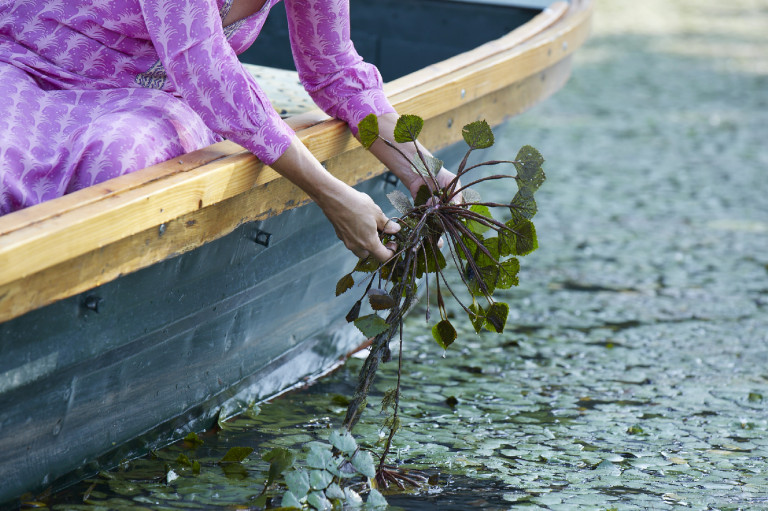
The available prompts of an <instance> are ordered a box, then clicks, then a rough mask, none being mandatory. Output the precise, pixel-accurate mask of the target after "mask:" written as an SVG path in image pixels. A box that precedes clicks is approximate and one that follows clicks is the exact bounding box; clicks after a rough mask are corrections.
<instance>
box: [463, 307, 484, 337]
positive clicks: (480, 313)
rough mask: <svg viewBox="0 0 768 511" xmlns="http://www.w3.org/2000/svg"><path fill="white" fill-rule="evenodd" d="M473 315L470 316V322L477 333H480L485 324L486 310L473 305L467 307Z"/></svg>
mask: <svg viewBox="0 0 768 511" xmlns="http://www.w3.org/2000/svg"><path fill="white" fill-rule="evenodd" d="M467 308H468V309H469V311H470V312H471V313H472V314H469V320H470V321H471V322H472V326H473V327H474V329H475V333H478V334H479V333H480V331H481V330H482V329H483V325H484V324H485V309H483V308H482V307H481V306H480V305H478V304H476V303H473V304H471V305H470V306H469V307H467Z"/></svg>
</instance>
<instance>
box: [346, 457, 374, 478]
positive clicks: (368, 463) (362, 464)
mask: <svg viewBox="0 0 768 511" xmlns="http://www.w3.org/2000/svg"><path fill="white" fill-rule="evenodd" d="M350 461H351V462H352V466H353V467H355V470H357V471H358V472H359V473H361V474H362V475H364V476H365V477H373V476H375V475H376V467H375V466H374V465H373V458H372V457H371V453H369V452H368V451H357V452H356V453H355V455H354V456H352V459H351V460H350Z"/></svg>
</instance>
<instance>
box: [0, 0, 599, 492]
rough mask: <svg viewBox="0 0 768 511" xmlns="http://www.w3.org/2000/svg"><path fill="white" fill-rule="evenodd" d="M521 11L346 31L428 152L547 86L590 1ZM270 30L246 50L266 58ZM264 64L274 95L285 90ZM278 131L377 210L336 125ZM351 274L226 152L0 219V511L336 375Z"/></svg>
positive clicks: (358, 153)
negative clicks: (222, 414) (343, 282)
mask: <svg viewBox="0 0 768 511" xmlns="http://www.w3.org/2000/svg"><path fill="white" fill-rule="evenodd" d="M523 3H524V2H513V1H507V0H484V1H482V0H398V1H394V0H388V1H385V0H376V1H374V0H366V2H358V3H354V4H353V17H354V18H353V29H356V30H357V33H355V32H353V40H356V44H357V47H358V49H359V51H360V52H361V54H363V55H364V56H366V57H368V58H369V60H372V61H373V62H375V63H377V64H378V65H379V66H380V68H381V70H382V73H383V75H384V77H385V79H386V80H387V84H386V92H387V94H388V96H389V98H390V100H391V101H392V103H393V105H394V106H395V108H396V109H397V110H398V111H399V112H401V113H414V114H418V115H420V116H422V117H423V118H424V119H425V121H426V122H425V128H424V130H423V135H422V137H421V140H423V142H424V144H425V145H427V146H428V147H431V148H440V147H446V146H448V145H449V144H451V143H453V142H455V141H457V140H460V136H461V135H460V127H461V126H462V125H463V124H465V123H467V122H470V121H473V120H476V119H486V120H487V121H488V122H489V123H491V124H498V123H499V122H501V121H502V120H503V119H504V118H506V117H508V116H510V115H515V114H517V113H519V112H521V111H523V110H525V109H527V108H529V107H530V106H532V105H534V104H535V103H537V102H539V101H541V100H543V99H544V98H546V97H547V96H549V95H550V94H552V93H554V92H555V91H557V90H558V89H559V88H560V87H562V86H563V84H564V83H565V82H566V80H567V78H568V75H569V72H570V67H571V58H570V57H571V55H572V53H573V52H574V50H576V49H577V48H578V47H579V46H580V45H581V44H582V43H583V42H584V41H585V39H586V38H587V35H588V30H589V21H590V16H591V8H592V5H591V0H573V1H572V2H570V3H569V2H562V1H558V2H553V3H550V2H548V1H545V2H543V4H544V5H543V6H542V5H540V6H539V7H546V8H543V9H542V8H539V9H534V8H531V6H530V2H528V5H527V6H526V7H521V6H520V4H523ZM539 3H541V2H539ZM366 6H367V7H366ZM273 18H274V19H275V20H276V21H275V22H274V23H273V22H272V21H271V20H272V19H273ZM279 20H280V16H279V14H278V13H274V14H273V15H272V16H271V17H270V21H269V22H268V25H267V27H265V29H264V32H263V33H262V36H261V37H260V38H259V40H258V41H257V45H259V47H262V48H263V47H264V45H269V46H268V47H270V48H274V47H277V45H278V42H277V40H278V39H279V38H281V37H283V36H284V34H283V32H284V27H282V26H281V25H280V21H279ZM270 23H271V25H270ZM406 34H407V36H406ZM271 39H274V41H271ZM419 39H421V40H419ZM489 39H492V40H489ZM281 45H282V46H284V47H285V48H286V49H287V48H288V45H287V43H283V44H281ZM255 51H257V52H258V48H257V49H256V50H255ZM261 53H263V52H261ZM287 58H288V57H286V56H279V55H276V54H274V53H273V52H272V50H270V55H269V59H270V60H267V61H261V62H258V61H257V63H259V64H261V65H263V66H285V65H286V59H287ZM244 59H246V60H247V59H249V54H246V55H244ZM287 64H288V65H290V62H288V63H287ZM256 69H257V70H258V72H260V73H266V74H270V72H269V71H266V72H265V68H264V67H262V68H256ZM275 73H277V74H280V76H282V78H281V79H280V80H278V89H284V88H285V87H288V84H289V82H297V79H296V76H295V74H291V73H288V74H285V73H286V72H277V71H275ZM281 73H282V74H281ZM402 75H404V76H402ZM396 76H399V77H396ZM273 92H274V93H275V94H277V93H280V92H281V91H280V90H276V91H273ZM288 96H289V97H293V96H295V94H294V93H293V92H290V93H289V94H288ZM291 103H296V101H292V102H291ZM289 106H291V105H289ZM286 109H287V108H286ZM288 113H290V112H288ZM287 122H288V123H289V124H290V125H291V126H292V127H293V128H294V129H295V130H296V132H297V134H298V136H299V138H300V139H301V140H302V141H303V142H304V144H306V145H307V146H308V147H309V149H310V150H311V151H312V152H313V153H314V154H315V156H317V158H318V159H319V160H320V161H322V162H324V164H325V165H326V167H327V168H328V170H330V171H331V172H332V173H334V174H335V175H336V176H338V177H339V178H341V179H343V180H345V181H346V182H348V183H350V184H353V185H356V186H357V187H358V188H359V189H361V190H363V191H365V192H367V193H369V194H371V195H372V196H373V197H374V199H375V200H377V202H378V203H379V204H381V205H382V206H384V205H385V204H386V200H385V199H384V194H385V193H387V192H388V191H389V190H390V189H391V188H392V187H393V186H394V184H393V181H392V179H391V178H390V177H388V176H387V175H386V174H384V170H385V169H384V168H383V167H382V166H381V165H380V164H379V163H378V162H377V161H376V160H375V159H374V158H373V157H372V156H370V155H369V154H368V153H367V152H366V151H365V150H363V149H362V148H361V147H360V145H359V144H358V143H357V142H356V141H355V140H354V138H353V137H352V136H351V135H350V134H349V130H348V129H347V127H346V125H344V124H343V123H341V122H339V121H336V120H331V119H329V118H328V117H327V116H326V115H325V114H323V113H321V112H320V111H318V110H311V111H308V112H304V113H298V114H292V115H290V116H289V117H288V119H287ZM382 176H383V177H382ZM390 213H392V212H390ZM353 264H354V258H353V256H352V255H351V254H350V253H348V252H347V251H346V250H345V249H344V247H343V246H342V245H341V243H340V242H339V241H338V240H337V239H336V237H335V236H334V235H333V230H332V228H331V226H330V224H329V223H328V222H327V221H326V220H325V218H324V217H323V216H322V214H321V213H320V212H319V210H318V209H317V208H316V206H314V205H313V204H308V199H307V197H306V195H305V194H304V193H303V192H302V191H301V190H300V189H298V188H296V187H295V186H293V185H291V184H290V183H289V182H287V181H286V180H285V179H283V178H281V177H280V176H279V175H278V174H277V173H275V172H274V171H273V170H272V169H270V168H268V167H266V166H263V165H262V164H261V163H260V162H259V161H258V160H257V159H256V158H255V157H254V156H252V155H251V154H250V153H248V152H247V151H245V150H243V148H242V147H240V146H238V145H236V144H234V143H231V142H227V141H225V142H221V143H218V144H215V145H212V146H210V147H207V148H205V149H202V150H199V151H196V152H194V153H191V154H187V155H184V156H183V157H180V158H177V159H175V160H172V161H168V162H165V163H163V164H160V165H156V166H154V167H151V168H147V169H143V170H141V171H138V172H135V173H133V174H130V175H126V176H123V177H120V178H117V179H113V180H111V181H107V182H105V183H102V184H99V185H97V186H94V187H92V188H89V189H85V190H81V191H78V192H76V193H73V194H71V195H67V196H65V197H62V198H60V199H56V200H52V201H50V202H47V203H44V204H40V205H37V206H34V207H30V208H28V209H25V210H21V211H18V212H15V213H12V214H9V215H6V216H3V217H0V453H2V455H0V481H1V483H0V503H2V502H13V499H16V498H18V496H19V495H20V494H21V493H23V492H27V491H33V492H34V491H39V490H41V489H43V488H45V487H48V486H50V485H54V486H57V485H62V484H66V482H67V481H71V480H72V479H73V478H77V477H81V476H83V475H86V474H87V473H88V472H93V471H95V470H97V467H98V466H99V465H98V464H99V463H106V464H109V463H114V462H115V461H116V460H119V459H121V458H124V457H129V456H135V455H137V454H139V453H141V452H146V450H147V449H150V448H153V447H156V446H158V445H162V444H164V443H167V442H170V441H172V440H174V439H177V438H179V437H180V436H181V435H183V434H185V433H186V432H187V431H189V430H194V429H198V430H199V429H200V428H202V427H205V426H207V425H210V424H211V423H212V421H213V420H215V417H216V414H217V412H218V411H219V410H220V409H222V407H224V409H236V406H233V404H239V403H248V402H253V401H259V400H264V399H267V398H269V397H271V396H274V395H275V394H277V393H279V392H281V391H284V390H285V389H287V388H290V387H291V386H293V385H296V384H300V383H301V382H305V381H307V380H308V379H312V378H316V377H318V376H319V375H321V374H323V373H324V372H326V371H328V370H330V369H331V368H333V367H334V366H336V365H337V364H338V363H339V361H340V360H343V359H344V356H345V354H347V353H348V352H349V351H350V350H352V349H353V348H355V346H357V345H358V344H360V343H361V342H362V341H363V339H361V336H360V335H359V334H358V333H357V332H356V331H354V329H352V328H350V327H349V326H348V325H347V324H346V323H345V322H344V320H343V316H344V314H345V313H346V312H347V310H348V309H349V307H350V303H348V302H347V301H346V300H348V299H346V298H334V296H333V290H334V289H335V282H336V281H337V279H338V278H339V277H340V276H341V275H343V274H344V273H346V272H347V271H349V268H351V266H352V265H353Z"/></svg>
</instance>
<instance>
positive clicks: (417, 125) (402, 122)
mask: <svg viewBox="0 0 768 511" xmlns="http://www.w3.org/2000/svg"><path fill="white" fill-rule="evenodd" d="M423 127H424V119H422V118H421V117H419V116H418V115H410V114H405V115H401V116H400V118H398V119H397V123H396V124H395V142H398V143H400V144H402V143H404V142H413V141H415V140H416V138H417V137H418V136H419V133H421V128H423Z"/></svg>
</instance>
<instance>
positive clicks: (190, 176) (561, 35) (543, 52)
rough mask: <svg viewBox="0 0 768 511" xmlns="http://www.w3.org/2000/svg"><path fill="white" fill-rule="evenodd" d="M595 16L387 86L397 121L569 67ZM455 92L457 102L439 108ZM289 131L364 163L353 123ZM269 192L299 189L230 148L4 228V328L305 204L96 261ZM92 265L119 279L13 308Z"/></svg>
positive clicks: (571, 19)
mask: <svg viewBox="0 0 768 511" xmlns="http://www.w3.org/2000/svg"><path fill="white" fill-rule="evenodd" d="M591 11H592V0H579V1H574V2H571V3H566V2H562V1H558V2H554V3H553V4H552V5H551V6H550V7H549V8H547V9H545V10H544V11H542V13H540V14H539V15H537V16H536V17H534V18H533V19H532V20H531V21H529V22H528V23H525V24H523V25H521V26H520V27H517V28H516V29H515V30H513V31H511V32H510V33H509V34H507V35H505V36H502V37H501V38H499V39H496V40H493V41H489V42H488V43H485V44H483V45H481V46H479V47H477V48H475V49H473V50H470V51H468V52H465V53H462V54H459V55H456V56H453V57H451V58H449V59H446V60H444V61H441V62H439V63H436V64H433V65H431V66H427V67H425V68H422V69H420V70H418V71H415V72H414V73H411V74H409V75H406V76H404V77H402V78H398V79H396V80H393V81H391V82H388V83H387V84H385V92H386V94H387V95H388V97H389V99H390V101H391V102H392V104H393V106H395V108H396V109H397V110H398V111H401V112H414V113H418V114H419V115H422V117H424V118H425V119H430V118H434V117H436V116H439V115H441V114H444V113H446V112H447V111H451V110H452V109H456V108H459V107H460V106H461V105H462V104H466V103H468V102H470V101H472V100H476V99H478V98H479V97H481V96H483V95H484V94H491V93H493V92H494V91H496V90H499V89H501V88H503V87H505V86H509V85H510V84H512V83H514V82H517V81H521V80H522V79H524V78H527V77H529V76H532V75H534V74H536V73H537V72H540V71H542V70H543V69H546V68H548V67H551V66H554V65H555V64H557V63H558V62H560V61H561V60H563V59H566V58H567V57H569V56H570V55H571V54H572V53H573V52H574V51H575V50H576V49H577V48H578V47H579V46H580V45H581V44H582V43H583V41H584V40H585V39H586V36H587V33H588V30H589V22H590V18H591ZM511 64H516V65H517V69H516V71H515V73H511V74H510V77H509V78H506V77H502V76H496V78H498V79H497V80H490V79H489V77H493V75H494V72H496V73H497V75H498V69H499V68H500V67H501V66H510V65H511ZM494 69H496V71H494ZM505 69H506V67H505ZM505 80H506V82H508V83H504V82H505ZM473 81H474V82H473ZM470 82H473V83H474V85H473V88H471V87H469V86H467V84H468V83H470ZM459 90H461V91H462V94H461V95H460V94H458V91H459ZM467 91H468V92H469V93H468V94H466V92H467ZM446 93H448V94H449V95H450V98H451V99H450V100H442V99H440V101H437V99H435V98H441V95H445V94H446ZM459 96H461V97H459ZM430 101H431V103H429V102H430ZM286 122H287V123H288V124H289V125H290V126H291V127H292V128H293V129H294V130H295V131H296V133H297V136H298V137H299V139H300V140H302V142H303V143H304V144H305V145H307V147H308V148H309V149H310V151H311V152H312V153H313V154H314V155H315V156H316V157H317V158H318V159H319V160H320V161H322V162H328V161H331V160H336V159H339V158H342V159H344V158H347V157H348V156H349V154H348V153H354V154H357V153H364V151H363V150H362V149H361V146H360V145H359V144H358V143H357V141H356V140H355V139H354V137H353V136H352V135H351V133H350V132H349V130H348V128H347V126H346V124H345V123H343V122H342V121H339V120H335V119H331V118H329V117H328V116H327V115H326V114H324V113H322V112H321V111H319V110H313V111H311V112H307V113H304V114H299V115H296V116H293V117H290V118H288V119H286ZM369 158H371V159H372V157H370V156H369ZM374 166H375V168H373V169H371V168H360V169H359V170H360V172H351V173H348V174H347V175H345V176H341V178H342V179H343V180H345V181H346V182H348V183H349V184H356V183H358V182H360V181H363V180H365V179H369V178H371V177H373V176H374V175H377V174H380V173H382V172H384V171H385V169H384V168H383V166H380V165H376V164H374ZM265 187H270V188H271V189H273V191H274V189H277V190H286V189H290V188H291V187H293V185H291V184H290V183H288V182H287V181H286V180H285V179H284V178H282V177H280V176H279V174H277V173H276V172H275V171H274V170H272V169H271V168H269V167H267V166H264V165H263V164H261V162H259V161H258V159H257V158H256V157H255V156H253V155H252V154H251V153H249V152H248V151H246V150H245V149H243V148H242V147H241V146H239V145H237V144H235V143H233V142H229V141H224V142H220V143H218V144H214V145H211V146H208V147H206V148H203V149H200V150H198V151H195V152H192V153H189V154H186V155H183V156H181V157H179V158H175V159H173V160H170V161H168V162H164V163H160V164H158V165H154V166H152V167H148V168H146V169H142V170H139V171H137V172H134V173H131V174H128V175H125V176H121V177H118V178H115V179H112V180H109V181H106V182H103V183H100V184H97V185H95V186H93V187H89V188H87V189H84V190H80V191H78V192H74V193H72V194H69V195H65V196H63V197H61V198H58V199H54V200H51V201H48V202H45V203H42V204H39V205H36V206H33V207H30V208H26V209H23V210H20V211H18V212H15V213H11V214H8V215H5V216H2V217H0V261H2V262H3V264H2V265H0V322H2V321H7V320H9V319H12V318H14V317H17V316H20V315H22V314H24V313H25V312H28V311H30V310H34V309H36V308H39V307H42V306H44V305H47V304H49V303H52V302H54V301H56V300H59V299H62V298H65V297H68V296H72V295H75V294H77V293H79V292H82V291H84V290H87V289H90V288H93V287H96V286H98V285H101V284H103V283H105V282H109V281H111V280H113V279H114V278H117V277H118V276H120V275H122V274H125V273H130V272H133V271H136V270H138V269H141V268H143V267H146V266H149V265H151V264H154V263H155V262H159V261H161V260H164V259H166V258H168V257H171V256H173V255H177V254H179V253H182V252H185V251H188V250H191V249H193V248H195V247H197V246H200V245H202V244H204V243H207V242H208V241H211V240H212V239H216V238H217V237H221V236H223V235H225V234H227V233H229V232H231V231H232V230H234V229H235V228H236V227H237V226H239V225H241V224H242V223H244V222H247V221H252V220H259V219H263V218H266V217H268V216H272V215H274V214H277V213H279V212H281V211H283V210H286V209H290V208H292V207H296V206H298V205H301V204H303V203H305V202H307V201H308V198H307V197H306V195H305V194H303V192H299V193H298V194H297V193H296V191H295V190H294V191H293V192H291V193H288V194H286V197H290V198H288V199H287V200H285V201H283V203H282V204H280V203H279V202H280V201H279V200H277V202H275V200H273V202H272V203H268V201H267V202H266V203H265V204H266V205H265V206H263V207H261V208H260V210H257V211H241V212H236V211H234V212H233V211H229V212H228V215H224V216H228V220H226V221H225V222H223V224H222V225H219V226H218V227H217V228H218V231H217V232H215V233H212V234H211V233H208V234H207V235H206V236H202V237H201V236H200V233H199V232H196V231H195V229H186V230H184V229H182V230H181V231H183V232H180V234H177V235H179V236H182V237H184V240H183V242H182V243H181V244H179V243H177V244H176V248H174V249H172V250H168V251H165V252H163V251H162V250H158V251H150V253H147V254H144V255H142V256H141V257H135V256H134V257H133V258H128V259H127V260H125V261H113V260H109V261H106V260H105V261H101V262H100V263H99V262H98V259H99V257H98V253H99V251H101V250H102V249H104V248H105V247H107V246H109V245H111V244H115V243H117V242H119V241H120V240H123V239H126V238H129V237H131V236H134V237H135V235H137V234H139V233H142V232H147V231H148V230H151V229H156V230H157V231H156V232H158V237H162V236H163V234H164V230H163V228H162V226H165V225H170V223H171V222H174V221H175V220H179V219H185V218H191V219H190V220H185V221H184V225H186V226H187V227H190V226H194V225H195V220H194V217H195V215H196V213H197V212H199V211H200V210H203V209H205V208H207V207H210V206H214V205H216V206H221V207H223V208H224V209H226V208H227V204H225V203H230V204H231V207H237V206H235V205H236V204H238V201H237V200H235V199H237V198H238V197H241V196H243V195H246V194H251V195H252V194H253V191H254V190H257V191H258V190H259V189H263V188H265ZM263 195H270V194H263ZM273 199H274V197H273ZM240 202H242V201H240ZM246 202H248V201H246ZM257 209H259V208H257ZM179 247H180V248H179ZM85 254H94V256H93V257H91V258H90V259H95V260H96V262H95V263H93V264H97V265H101V266H102V267H103V268H111V269H110V271H105V270H102V271H101V272H100V271H98V268H96V269H91V274H92V277H91V279H90V280H89V282H86V283H83V282H81V283H79V285H78V286H74V287H70V288H68V289H58V290H46V289H38V290H35V292H32V293H30V292H26V293H25V295H24V296H26V298H25V300H24V301H23V302H24V303H16V302H19V300H17V299H15V296H16V295H15V294H14V288H17V287H19V286H23V285H24V281H25V279H26V278H27V277H29V276H31V275H35V274H40V273H41V272H44V271H46V270H48V269H50V268H53V267H56V266H61V265H62V264H65V263H66V262H67V261H70V260H76V259H78V258H79V257H81V256H83V255H85ZM113 256H114V254H113ZM113 256H111V257H113ZM100 275H101V276H100Z"/></svg>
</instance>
